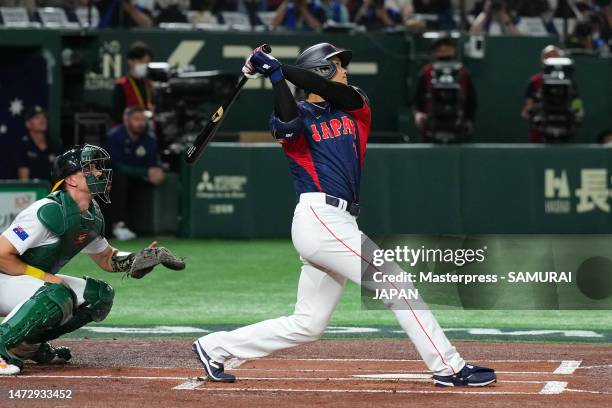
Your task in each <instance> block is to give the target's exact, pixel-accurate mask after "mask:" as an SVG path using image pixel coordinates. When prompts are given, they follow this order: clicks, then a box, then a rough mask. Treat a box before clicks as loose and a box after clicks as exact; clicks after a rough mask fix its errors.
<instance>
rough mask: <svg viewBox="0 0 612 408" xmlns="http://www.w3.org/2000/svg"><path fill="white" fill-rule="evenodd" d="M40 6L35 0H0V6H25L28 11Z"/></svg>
mask: <svg viewBox="0 0 612 408" xmlns="http://www.w3.org/2000/svg"><path fill="white" fill-rule="evenodd" d="M40 6H41V2H40V1H37V0H0V7H25V8H26V9H27V10H28V11H29V12H32V11H34V9H35V8H37V7H40Z"/></svg>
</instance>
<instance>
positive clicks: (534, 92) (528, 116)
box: [521, 45, 584, 143]
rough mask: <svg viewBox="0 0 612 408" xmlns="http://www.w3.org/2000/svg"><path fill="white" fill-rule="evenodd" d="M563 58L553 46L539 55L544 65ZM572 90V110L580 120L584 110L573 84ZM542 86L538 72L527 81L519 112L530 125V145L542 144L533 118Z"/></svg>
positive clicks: (542, 136) (541, 78) (541, 79)
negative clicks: (546, 62)
mask: <svg viewBox="0 0 612 408" xmlns="http://www.w3.org/2000/svg"><path fill="white" fill-rule="evenodd" d="M563 56H564V52H563V50H561V49H560V48H559V47H556V46H554V45H548V46H546V47H544V49H543V50H542V53H541V63H542V65H544V62H545V61H546V60H547V59H549V58H560V57H563ZM573 85H574V86H573V89H572V96H573V101H572V109H573V110H574V111H575V114H576V116H577V118H579V119H581V118H582V117H583V116H584V110H583V107H582V100H581V99H580V95H579V93H578V89H577V88H576V86H575V84H573ZM543 86H544V76H543V73H542V72H538V73H537V74H535V75H533V76H532V77H531V79H530V80H529V84H528V85H527V90H526V91H525V104H524V106H523V110H522V111H521V116H522V117H523V119H525V120H528V121H529V122H530V124H531V127H530V129H529V141H530V142H531V143H543V142H544V141H545V140H544V135H543V134H542V131H541V130H540V129H539V128H538V126H536V123H534V121H533V118H534V116H535V115H536V114H537V109H538V106H539V105H540V103H541V101H542V88H543Z"/></svg>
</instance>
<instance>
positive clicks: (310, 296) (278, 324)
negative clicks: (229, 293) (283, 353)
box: [198, 262, 345, 363]
mask: <svg viewBox="0 0 612 408" xmlns="http://www.w3.org/2000/svg"><path fill="white" fill-rule="evenodd" d="M344 282H345V279H344V278H343V277H341V276H338V275H336V274H334V273H326V272H324V271H322V270H320V269H317V268H316V267H315V266H313V265H311V264H310V263H308V262H304V265H303V266H302V272H301V274H300V280H299V283H298V292H297V303H296V304H295V310H294V312H293V314H292V315H291V316H285V317H279V318H277V319H270V320H265V321H263V322H259V323H255V324H252V325H249V326H245V327H241V328H239V329H236V330H233V331H230V332H226V331H222V332H216V333H211V334H209V335H206V336H204V337H201V338H200V339H199V340H198V341H199V343H200V345H201V347H202V348H203V349H204V350H205V352H206V353H207V354H208V355H209V356H210V357H211V358H212V359H213V360H215V361H217V362H219V363H223V362H224V361H225V360H226V359H227V358H228V357H230V356H234V357H238V358H240V359H251V358H258V357H264V356H267V355H269V354H270V353H273V352H275V351H278V350H283V349H286V348H289V347H293V346H297V345H299V344H304V343H308V342H311V341H315V340H317V339H319V338H320V337H321V335H322V334H323V332H324V331H325V328H326V327H327V323H328V321H329V319H330V317H331V315H332V313H333V311H334V310H335V308H336V305H337V303H338V300H339V299H340V296H341V295H342V291H343V288H344Z"/></svg>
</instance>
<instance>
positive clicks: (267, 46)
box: [261, 44, 272, 54]
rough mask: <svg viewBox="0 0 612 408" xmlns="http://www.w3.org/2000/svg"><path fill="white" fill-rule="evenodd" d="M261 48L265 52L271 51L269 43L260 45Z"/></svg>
mask: <svg viewBox="0 0 612 408" xmlns="http://www.w3.org/2000/svg"><path fill="white" fill-rule="evenodd" d="M261 50H262V51H263V52H265V53H266V54H269V53H271V52H272V47H270V45H269V44H264V45H262V46H261Z"/></svg>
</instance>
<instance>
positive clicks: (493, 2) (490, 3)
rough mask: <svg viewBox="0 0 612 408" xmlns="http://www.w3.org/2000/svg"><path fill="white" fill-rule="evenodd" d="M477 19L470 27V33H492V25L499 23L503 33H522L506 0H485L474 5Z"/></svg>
mask: <svg viewBox="0 0 612 408" xmlns="http://www.w3.org/2000/svg"><path fill="white" fill-rule="evenodd" d="M474 10H476V11H477V12H476V13H475V14H476V19H475V20H474V22H473V23H472V27H470V34H491V26H492V25H493V23H497V24H498V25H499V27H500V29H501V33H502V34H511V35H520V32H519V30H518V28H517V27H516V24H517V19H516V18H515V17H513V15H512V12H511V11H510V9H509V7H508V4H507V1H506V0H484V2H479V3H478V4H476V6H475V7H474Z"/></svg>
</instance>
